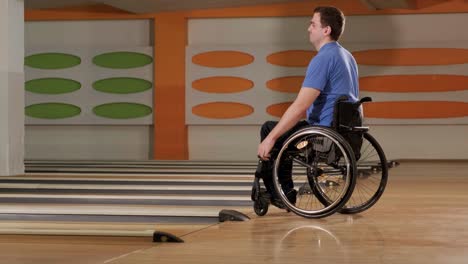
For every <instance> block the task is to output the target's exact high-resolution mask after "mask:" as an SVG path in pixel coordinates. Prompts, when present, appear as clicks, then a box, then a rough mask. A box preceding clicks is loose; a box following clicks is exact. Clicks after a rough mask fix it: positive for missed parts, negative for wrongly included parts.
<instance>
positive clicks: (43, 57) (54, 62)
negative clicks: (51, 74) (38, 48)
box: [24, 53, 81, 70]
mask: <svg viewBox="0 0 468 264" xmlns="http://www.w3.org/2000/svg"><path fill="white" fill-rule="evenodd" d="M80 63H81V59H80V57H77V56H75V55H71V54H65V53H39V54H33V55H30V56H27V57H26V58H24V64H25V65H27V66H29V67H32V68H37V69H49V70H52V69H66V68H70V67H73V66H76V65H79V64H80Z"/></svg>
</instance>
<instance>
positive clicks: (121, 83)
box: [93, 77, 153, 94]
mask: <svg viewBox="0 0 468 264" xmlns="http://www.w3.org/2000/svg"><path fill="white" fill-rule="evenodd" d="M152 86H153V84H152V83H151V82H149V81H147V80H143V79H138V78H125V77H119V78H109V79H103V80H99V81H96V82H94V83H93V88H94V89H96V90H97V91H100V92H104V93H115V94H130V93H139V92H143V91H146V90H148V89H151V87H152Z"/></svg>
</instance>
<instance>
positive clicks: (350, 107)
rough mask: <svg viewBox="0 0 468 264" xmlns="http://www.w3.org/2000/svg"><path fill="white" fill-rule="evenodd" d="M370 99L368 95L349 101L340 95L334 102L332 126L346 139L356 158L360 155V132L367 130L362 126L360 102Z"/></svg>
mask: <svg viewBox="0 0 468 264" xmlns="http://www.w3.org/2000/svg"><path fill="white" fill-rule="evenodd" d="M370 101H372V99H371V98H370V97H364V98H362V99H361V100H360V101H358V102H349V101H348V97H347V96H341V97H340V98H338V100H337V101H336V103H335V108H334V114H333V123H332V128H333V129H335V130H336V131H337V132H338V133H339V134H341V135H342V136H343V137H344V139H346V141H348V143H349V144H350V146H351V148H352V149H353V152H354V155H355V157H356V160H359V158H360V156H361V146H362V134H363V132H365V131H367V128H363V127H362V119H363V115H362V111H361V104H362V103H364V102H370Z"/></svg>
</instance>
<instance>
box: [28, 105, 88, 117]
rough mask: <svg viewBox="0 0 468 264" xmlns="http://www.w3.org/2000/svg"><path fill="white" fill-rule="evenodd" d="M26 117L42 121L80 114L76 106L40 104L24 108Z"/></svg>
mask: <svg viewBox="0 0 468 264" xmlns="http://www.w3.org/2000/svg"><path fill="white" fill-rule="evenodd" d="M25 113H26V115H27V116H30V117H35V118H43V119H62V118H69V117H73V116H76V115H79V114H80V113H81V109H80V108H79V107H78V106H75V105H71V104H64V103H41V104H33V105H29V106H27V107H26V108H25Z"/></svg>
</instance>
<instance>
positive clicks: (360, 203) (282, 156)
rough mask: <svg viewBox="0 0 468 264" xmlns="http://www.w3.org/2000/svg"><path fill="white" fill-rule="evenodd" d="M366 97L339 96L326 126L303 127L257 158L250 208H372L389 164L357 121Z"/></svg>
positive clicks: (314, 213) (325, 212) (261, 211)
mask: <svg viewBox="0 0 468 264" xmlns="http://www.w3.org/2000/svg"><path fill="white" fill-rule="evenodd" d="M370 101H372V99H371V98H370V97H365V98H362V99H361V100H360V101H358V102H356V103H352V102H347V98H346V97H341V98H339V99H338V100H337V102H336V104H335V107H334V117H333V123H332V126H331V127H321V126H309V127H306V128H302V129H300V130H298V131H296V132H295V133H294V134H292V135H291V136H290V137H288V138H287V139H286V140H285V142H284V144H283V145H282V147H281V148H280V149H273V150H272V152H271V153H270V154H271V159H270V161H262V160H259V163H258V166H257V171H256V172H255V180H254V183H253V187H252V194H251V199H252V201H253V202H254V204H253V207H254V211H255V213H256V214H257V215H259V216H263V215H265V214H266V213H267V212H268V208H269V206H270V204H273V205H275V206H277V207H279V208H282V209H286V210H287V211H292V212H294V213H295V214H297V215H300V216H303V217H306V218H321V217H326V216H329V215H331V214H333V213H335V212H340V213H343V214H354V213H359V212H363V211H365V210H367V209H369V208H371V207H372V206H373V205H374V204H375V203H376V202H377V201H378V200H379V198H380V197H381V196H382V194H383V192H384V190H385V186H386V184H387V179H388V170H389V166H390V165H391V164H390V165H389V164H388V163H387V159H386V157H385V153H384V151H383V149H382V147H381V146H380V145H379V143H378V142H377V140H375V138H374V137H372V136H371V135H370V134H369V132H368V131H369V128H368V127H363V126H362V114H361V113H362V111H360V107H361V104H362V103H364V102H370ZM260 179H263V185H264V186H265V187H262V184H261V182H260ZM268 186H270V188H268ZM271 186H273V188H272V187H271ZM267 189H269V191H267ZM272 192H274V193H273V195H274V196H275V197H272Z"/></svg>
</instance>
